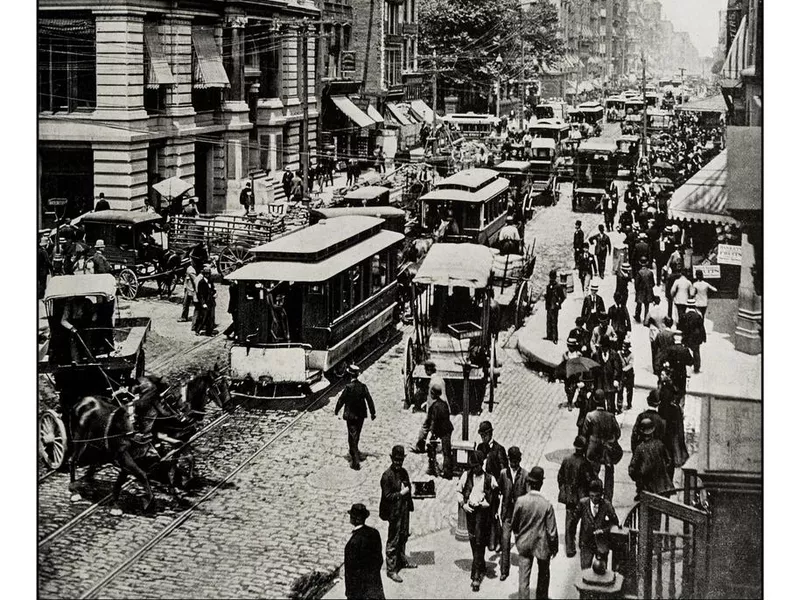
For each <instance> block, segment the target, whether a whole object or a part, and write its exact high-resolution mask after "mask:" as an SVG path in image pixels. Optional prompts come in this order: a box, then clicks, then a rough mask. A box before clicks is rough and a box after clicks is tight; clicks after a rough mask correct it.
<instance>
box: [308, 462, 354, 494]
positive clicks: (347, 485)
mask: <svg viewBox="0 0 800 600" xmlns="http://www.w3.org/2000/svg"><path fill="white" fill-rule="evenodd" d="M366 479H367V473H366V471H365V469H364V468H363V467H362V469H361V470H360V471H354V470H353V469H351V468H350V466H349V465H348V464H347V463H346V462H345V461H342V462H341V464H339V465H326V466H323V467H320V468H319V469H316V470H315V471H314V472H313V473H311V474H310V475H309V476H308V477H306V484H307V485H309V486H311V487H313V488H316V489H320V490H349V489H353V488H357V487H359V486H361V485H363V484H364V482H365V481H366Z"/></svg>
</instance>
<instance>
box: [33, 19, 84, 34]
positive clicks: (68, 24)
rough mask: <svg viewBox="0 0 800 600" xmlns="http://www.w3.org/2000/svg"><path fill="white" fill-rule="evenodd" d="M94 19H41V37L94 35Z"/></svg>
mask: <svg viewBox="0 0 800 600" xmlns="http://www.w3.org/2000/svg"><path fill="white" fill-rule="evenodd" d="M94 32H95V28H94V19H59V18H54V19H52V18H40V19H39V35H42V34H50V35H66V34H69V35H82V36H89V35H94Z"/></svg>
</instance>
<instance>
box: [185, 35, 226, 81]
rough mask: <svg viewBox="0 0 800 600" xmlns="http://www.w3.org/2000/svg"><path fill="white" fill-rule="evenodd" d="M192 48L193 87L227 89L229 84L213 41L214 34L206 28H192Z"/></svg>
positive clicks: (220, 56) (215, 43)
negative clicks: (193, 59) (193, 60)
mask: <svg viewBox="0 0 800 600" xmlns="http://www.w3.org/2000/svg"><path fill="white" fill-rule="evenodd" d="M192 48H193V49H194V57H195V62H194V87H196V88H198V89H201V90H203V89H207V88H224V87H229V86H230V84H231V82H230V81H229V80H228V74H227V73H226V72H225V67H223V66H222V55H221V54H220V52H219V48H218V47H217V42H216V41H214V33H213V31H212V30H211V29H208V28H200V27H198V28H192Z"/></svg>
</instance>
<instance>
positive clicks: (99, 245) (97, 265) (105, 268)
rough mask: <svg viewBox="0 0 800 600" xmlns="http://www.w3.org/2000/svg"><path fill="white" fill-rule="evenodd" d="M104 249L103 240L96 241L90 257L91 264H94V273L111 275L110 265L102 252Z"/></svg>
mask: <svg viewBox="0 0 800 600" xmlns="http://www.w3.org/2000/svg"><path fill="white" fill-rule="evenodd" d="M105 249H106V243H105V241H103V240H97V241H96V242H95V243H94V256H92V264H94V273H95V275H98V274H100V273H111V263H109V262H108V259H107V258H106V257H105V255H104V254H103V252H104V251H105Z"/></svg>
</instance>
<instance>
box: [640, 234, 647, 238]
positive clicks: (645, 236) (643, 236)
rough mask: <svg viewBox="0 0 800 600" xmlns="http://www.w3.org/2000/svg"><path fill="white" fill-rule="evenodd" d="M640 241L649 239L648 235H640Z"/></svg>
mask: <svg viewBox="0 0 800 600" xmlns="http://www.w3.org/2000/svg"><path fill="white" fill-rule="evenodd" d="M639 239H640V240H646V239H647V234H646V233H640V234H639Z"/></svg>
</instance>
